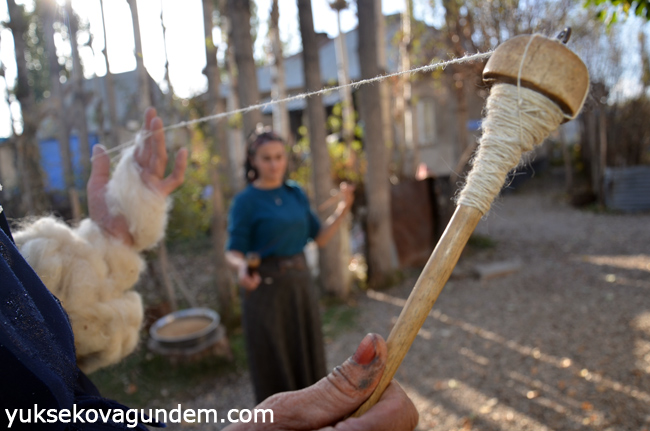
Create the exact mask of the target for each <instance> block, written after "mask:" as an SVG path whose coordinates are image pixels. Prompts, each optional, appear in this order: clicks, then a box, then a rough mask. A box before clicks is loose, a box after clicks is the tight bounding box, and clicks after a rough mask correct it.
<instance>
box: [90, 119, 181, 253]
mask: <svg viewBox="0 0 650 431" xmlns="http://www.w3.org/2000/svg"><path fill="white" fill-rule="evenodd" d="M136 142H137V144H136V146H135V148H129V149H127V150H125V151H124V152H123V154H122V159H121V161H120V163H119V164H118V167H117V168H116V170H115V171H116V173H115V175H114V177H115V178H116V180H114V181H113V182H112V183H109V180H110V159H109V157H108V154H107V153H106V150H105V149H104V147H103V146H101V145H96V146H95V147H94V148H93V157H92V170H91V173H90V179H89V180H88V186H87V191H88V210H89V213H90V218H91V220H93V221H94V222H95V223H96V224H97V225H98V226H99V227H101V228H102V230H103V231H105V232H106V233H108V234H109V235H111V236H113V237H115V238H118V239H120V240H121V241H122V242H124V244H126V245H129V246H134V247H135V248H136V250H138V251H139V250H142V249H146V248H150V247H152V246H153V245H155V244H156V243H157V242H158V241H159V240H160V235H155V234H154V235H153V237H152V235H151V234H150V233H149V232H146V230H147V226H149V225H152V224H153V225H156V226H158V225H160V224H162V225H163V226H164V225H165V224H166V213H167V211H166V209H165V210H164V211H162V212H161V211H153V213H155V214H163V215H164V216H163V220H154V221H153V223H152V220H144V219H143V218H144V217H147V216H148V215H150V214H152V212H150V211H143V209H144V208H142V207H141V205H142V203H143V201H141V202H135V201H134V199H138V200H139V199H140V198H141V196H138V194H136V193H134V192H133V190H134V188H133V186H134V184H133V180H136V179H137V177H136V175H137V176H139V180H140V181H141V182H142V184H143V185H144V186H145V187H146V189H145V190H144V194H145V195H146V196H145V197H146V199H145V200H144V203H145V204H146V203H148V204H149V205H148V206H154V207H161V206H165V207H166V206H167V203H166V202H165V199H166V198H167V196H169V195H170V194H171V193H172V192H173V191H174V190H175V189H176V188H178V187H179V186H180V185H181V184H182V183H183V177H184V175H185V168H186V166H187V150H186V149H185V148H183V149H181V150H180V151H179V152H178V154H177V155H176V161H175V164H174V169H173V171H172V173H171V174H170V175H169V176H168V177H166V178H165V167H166V165H167V149H166V148H165V134H164V132H163V123H162V120H161V119H160V118H159V117H157V116H156V110H155V109H153V108H149V109H147V111H146V113H145V120H144V130H143V132H142V135H141V137H140V138H139V139H137V140H136ZM120 174H122V175H120ZM134 177H135V178H134ZM120 180H122V181H120ZM147 189H148V190H147ZM147 192H148V193H147ZM140 195H142V193H140ZM156 231H157V232H158V233H162V232H161V230H160V229H156Z"/></svg>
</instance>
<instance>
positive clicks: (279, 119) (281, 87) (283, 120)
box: [269, 0, 293, 146]
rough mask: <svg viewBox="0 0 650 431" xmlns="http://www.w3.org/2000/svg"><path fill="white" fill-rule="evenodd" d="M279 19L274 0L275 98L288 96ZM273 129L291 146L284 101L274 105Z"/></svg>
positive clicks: (291, 139)
mask: <svg viewBox="0 0 650 431" xmlns="http://www.w3.org/2000/svg"><path fill="white" fill-rule="evenodd" d="M279 21H280V9H279V6H278V0H273V5H272V7H271V20H270V24H269V39H270V42H271V47H272V62H271V97H272V98H273V99H274V100H280V99H284V98H286V97H287V89H286V86H285V83H286V81H285V74H284V58H283V56H282V41H281V40H280V27H279ZM273 129H274V130H275V132H276V133H279V134H280V136H282V137H283V138H284V139H285V140H286V141H287V143H288V144H289V145H290V146H291V145H292V144H293V137H292V136H291V128H290V124H289V111H288V110H287V106H286V103H284V102H283V103H278V104H275V105H273Z"/></svg>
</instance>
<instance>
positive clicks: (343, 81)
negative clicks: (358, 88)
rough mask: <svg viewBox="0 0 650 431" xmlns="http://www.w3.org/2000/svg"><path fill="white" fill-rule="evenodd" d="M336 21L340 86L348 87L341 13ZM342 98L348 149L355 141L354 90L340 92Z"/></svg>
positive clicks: (344, 89) (344, 136)
mask: <svg viewBox="0 0 650 431" xmlns="http://www.w3.org/2000/svg"><path fill="white" fill-rule="evenodd" d="M336 20H337V24H338V30H339V34H338V35H337V36H336V69H337V75H338V80H339V85H347V84H348V83H349V82H350V79H349V78H348V51H347V48H346V45H345V34H343V32H342V31H341V11H337V13H336ZM339 93H340V96H341V106H342V108H343V109H342V117H343V127H342V129H341V135H342V137H343V141H345V143H346V145H347V146H348V148H351V145H352V141H353V139H354V125H355V121H354V105H353V103H352V90H351V89H350V87H345V88H342V89H341V90H339Z"/></svg>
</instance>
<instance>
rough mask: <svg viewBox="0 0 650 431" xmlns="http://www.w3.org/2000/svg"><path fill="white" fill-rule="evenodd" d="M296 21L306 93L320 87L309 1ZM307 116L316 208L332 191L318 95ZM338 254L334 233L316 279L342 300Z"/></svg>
mask: <svg viewBox="0 0 650 431" xmlns="http://www.w3.org/2000/svg"><path fill="white" fill-rule="evenodd" d="M298 19H299V21H300V35H301V37H302V47H303V50H302V53H303V72H304V76H305V87H306V90H307V91H314V90H318V89H320V86H321V76H320V59H319V56H318V43H317V41H316V33H315V32H314V21H313V17H312V11H311V0H298ZM307 113H308V116H309V146H310V149H311V160H312V178H313V184H314V194H315V198H316V205H317V206H318V207H320V205H321V204H322V203H323V202H325V201H326V200H327V199H328V198H329V197H330V191H331V190H332V179H331V168H330V156H329V151H328V149H327V143H326V142H325V137H326V131H325V108H324V107H323V102H322V99H321V97H320V96H312V97H310V98H309V99H307ZM319 212H320V214H319V215H320V216H321V219H324V215H325V214H324V212H321V211H319ZM340 254H341V241H340V234H339V233H338V232H337V233H336V234H335V235H334V236H333V237H332V239H331V241H330V242H329V244H327V245H326V246H325V247H323V248H322V249H320V250H319V261H320V279H321V283H322V285H323V289H324V291H325V292H326V293H328V294H330V295H335V296H336V297H338V298H346V297H347V295H348V293H349V286H346V285H345V284H344V283H343V268H341V261H340V259H339V256H340Z"/></svg>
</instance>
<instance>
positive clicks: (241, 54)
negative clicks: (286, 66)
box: [228, 0, 262, 136]
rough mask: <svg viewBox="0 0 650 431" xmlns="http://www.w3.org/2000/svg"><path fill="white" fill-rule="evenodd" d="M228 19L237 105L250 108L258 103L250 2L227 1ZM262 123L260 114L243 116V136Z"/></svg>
mask: <svg viewBox="0 0 650 431" xmlns="http://www.w3.org/2000/svg"><path fill="white" fill-rule="evenodd" d="M228 18H229V19H230V28H229V30H230V35H229V37H228V40H229V43H232V44H233V47H234V48H235V61H236V62H237V72H238V77H237V81H238V85H237V90H238V92H239V103H241V105H242V106H250V105H254V104H256V103H259V101H260V94H259V87H258V86H257V73H256V68H255V59H254V58H253V39H252V37H251V6H250V0H228ZM261 121H262V114H261V113H260V111H259V110H254V111H251V112H248V113H246V114H244V134H245V136H248V134H250V133H251V132H253V130H254V129H255V126H256V125H257V123H260V122H261Z"/></svg>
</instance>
